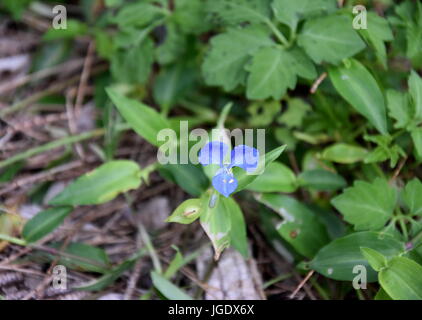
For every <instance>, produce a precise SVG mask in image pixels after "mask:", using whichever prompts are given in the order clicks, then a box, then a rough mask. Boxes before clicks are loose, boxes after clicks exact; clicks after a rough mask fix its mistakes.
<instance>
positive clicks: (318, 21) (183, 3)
mask: <svg viewBox="0 0 422 320" xmlns="http://www.w3.org/2000/svg"><path fill="white" fill-rule="evenodd" d="M6 3H12V2H10V1H9V2H7V1H6ZM104 3H105V7H104V8H102V10H100V11H99V12H97V13H95V14H93V13H92V11H90V12H91V15H88V16H86V17H85V19H84V20H73V19H70V20H69V21H68V29H67V30H55V29H50V30H48V31H47V32H46V33H45V34H44V41H45V43H46V44H47V45H51V44H53V43H54V44H56V45H57V43H67V42H68V41H72V39H73V38H74V37H79V36H89V37H92V39H94V41H95V46H96V52H97V54H98V55H99V56H100V57H101V58H102V59H105V60H107V61H108V62H109V65H110V69H109V70H108V71H107V72H105V73H103V74H101V75H100V76H97V78H96V82H95V100H96V102H97V107H98V109H99V110H100V111H101V113H102V118H101V123H99V126H101V127H104V130H105V131H106V132H107V133H109V134H107V136H106V137H107V139H106V140H105V144H104V154H105V159H106V161H105V162H104V164H103V165H101V166H100V167H98V168H96V169H95V170H94V171H92V172H90V173H88V174H85V175H83V176H81V177H79V178H78V179H76V180H75V181H74V182H72V183H71V184H70V185H69V186H67V187H66V188H65V189H64V191H62V192H61V193H60V194H59V195H57V196H56V197H55V198H53V199H52V200H51V201H50V203H49V204H50V205H51V207H50V208H49V209H47V210H45V211H43V212H41V213H39V214H38V215H37V216H35V217H34V218H33V219H31V220H30V221H28V222H27V223H26V225H25V227H24V229H23V232H22V239H23V242H24V243H32V242H34V241H37V240H39V239H41V238H42V237H44V236H45V235H47V234H49V233H50V232H51V231H52V230H54V229H55V228H56V227H57V226H58V225H60V223H61V222H62V221H63V219H64V218H65V217H66V216H67V215H68V214H69V213H70V212H71V211H72V207H74V206H82V205H98V204H102V203H105V202H108V201H110V200H112V199H114V198H115V197H116V196H118V195H119V194H121V193H127V192H128V191H130V190H133V189H137V188H139V187H140V185H142V184H148V181H149V176H150V174H151V173H152V172H154V171H157V172H159V173H160V175H161V176H162V177H163V178H165V179H167V180H169V181H171V182H173V183H175V184H177V185H178V186H179V187H180V188H182V189H183V190H184V191H185V192H186V193H187V194H189V195H190V197H189V198H187V200H185V201H184V202H182V203H181V204H174V207H176V209H175V210H174V211H173V213H172V214H171V215H170V216H169V217H168V219H167V222H170V223H180V224H191V223H194V222H195V221H199V224H200V226H201V227H202V228H203V230H204V231H205V233H206V234H207V236H208V237H209V239H210V241H211V243H212V245H213V248H214V253H215V259H218V258H219V257H220V255H221V254H222V253H223V251H224V249H226V248H227V247H229V246H230V247H233V248H234V249H236V250H237V251H239V252H240V253H241V254H242V255H243V256H244V257H245V258H248V257H250V256H251V254H252V255H253V254H254V250H253V249H252V250H251V248H250V245H249V241H248V224H249V223H250V222H249V221H259V225H260V227H261V228H262V230H264V234H265V236H266V237H267V240H268V241H269V242H270V243H272V244H273V245H274V247H275V248H276V250H278V249H279V248H280V247H282V248H284V249H283V250H279V253H280V254H282V255H284V256H287V257H288V259H291V260H292V261H293V262H294V264H295V266H296V268H297V270H298V271H300V272H302V273H308V272H314V271H315V272H317V273H319V274H321V275H322V276H323V277H324V278H328V279H333V280H336V281H339V282H338V283H340V281H345V282H347V284H348V289H347V290H353V288H354V289H355V290H357V292H358V295H359V296H360V297H362V293H361V292H363V290H364V289H368V290H367V291H365V294H364V295H365V296H366V297H367V298H370V299H422V265H421V264H422V246H421V244H422V220H421V217H422V183H421V181H420V177H421V174H422V171H421V167H420V163H421V160H422V78H421V76H420V71H421V69H422V4H421V3H420V2H419V1H409V0H408V1H393V0H385V1H381V0H380V1H335V0H313V1H307V0H295V1H291V0H204V1H202V0H174V1H167V0H143V1H141V0H139V1H124V0H116V1H111V0H109V1H107V0H106V1H105V2H104ZM358 4H360V5H364V6H366V9H367V10H368V11H367V12H366V11H365V12H364V13H365V14H364V15H363V14H362V11H359V13H357V14H356V13H354V12H353V7H354V6H355V5H358ZM6 7H7V6H6ZM9 7H10V5H9ZM360 9H361V10H362V8H360ZM359 15H360V16H359ZM359 19H360V20H359ZM362 19H366V20H365V21H366V28H360V27H359V23H358V27H356V26H355V25H356V21H357V20H359V21H360V22H362V21H361V20H362ZM359 21H358V22H359ZM354 26H355V27H354ZM114 107H115V108H116V109H117V111H118V114H117V113H113V108H114ZM185 120H186V121H188V125H189V129H194V128H204V129H206V130H207V131H208V132H211V130H212V129H215V128H216V129H219V130H220V132H223V133H221V135H219V136H217V137H216V136H212V135H210V136H211V138H209V139H208V141H203V143H202V144H201V146H200V147H201V148H198V149H197V152H196V153H195V155H196V156H198V160H199V164H198V163H197V162H196V163H193V162H192V161H191V162H189V163H187V164H162V163H160V162H156V163H153V164H150V165H149V166H146V167H140V165H139V164H138V163H136V162H134V161H131V160H123V159H115V152H114V151H115V149H116V145H117V144H118V141H119V137H120V133H121V132H122V131H123V130H128V129H129V128H131V129H132V130H134V131H135V132H136V133H137V134H138V135H139V136H141V137H142V138H143V139H145V140H146V141H147V142H148V143H150V144H152V145H154V146H155V147H157V148H162V147H163V144H164V143H165V141H161V140H160V139H158V137H159V134H160V132H162V130H166V129H172V130H174V131H175V132H176V133H180V122H181V121H185ZM235 128H241V129H242V130H244V129H249V128H251V129H257V128H264V129H265V141H266V144H265V145H266V150H264V152H263V153H260V152H259V151H258V150H257V148H255V147H254V146H253V145H249V146H248V145H244V144H243V143H242V144H241V145H235V144H233V143H232V141H231V140H230V137H229V136H224V129H229V130H232V129H235ZM222 136H224V137H223V138H222ZM167 142H168V141H167ZM167 142H166V143H167ZM184 143H186V144H189V143H190V142H189V141H184V140H183V139H182V137H181V135H180V136H179V137H177V139H176V140H175V141H172V143H171V144H169V145H167V147H168V149H167V150H170V152H171V151H172V150H174V149H176V148H179V147H181V146H183V144H184ZM190 147H192V145H188V146H187V147H186V150H190V149H189V148H190ZM230 150H231V151H230ZM230 154H231V156H230ZM227 155H228V158H227ZM17 160H22V159H17ZM6 161H7V160H6ZM11 164H12V163H11V162H10V161H9V162H7V165H11ZM4 165H5V164H3V165H2V164H1V163H0V166H4ZM259 166H260V168H261V169H264V170H263V171H262V173H260V174H256V175H253V174H250V173H252V172H253V171H254V170H256V169H257V168H258V167H259ZM251 223H252V222H251ZM142 254H144V253H142ZM133 261H134V260H130V263H132V264H133ZM130 263H129V264H128V265H124V266H118V267H117V268H113V269H108V271H105V276H104V277H105V278H104V279H100V282H99V283H100V284H99V285H98V286H97V284H98V283H97V284H96V286H94V287H89V286H88V287H85V289H86V290H96V289H98V288H103V287H104V286H106V285H107V284H109V283H110V282H109V280H110V279H114V278H113V277H118V276H119V274H121V273H122V272H123V271H124V270H126V269H127V268H129V267H130ZM119 268H120V269H119ZM359 268H360V269H359ZM101 270H103V269H101ZM362 270H363V271H362ZM152 279H153V281H154V285H155V286H156V287H157V288H158V289H160V286H163V287H167V286H168V285H171V283H170V284H169V283H168V279H169V277H168V276H163V272H162V273H160V272H157V269H155V271H154V273H153V274H152ZM320 280H321V279H320ZM101 281H102V282H101ZM111 281H112V280H111ZM336 283H337V282H336ZM367 283H374V284H370V285H367ZM315 287H316V288H317V291H318V292H319V293H320V294H321V296H323V297H326V298H334V296H333V294H332V293H331V292H329V288H330V287H329V286H327V282H326V281H325V280H324V279H322V280H321V281H320V284H319V285H316V286H315ZM172 289H174V288H172ZM176 289H177V288H176ZM327 291H328V293H327ZM162 293H163V294H165V293H164V292H162ZM178 294H181V296H180V295H178ZM175 297H182V298H186V294H185V293H184V292H178V291H177V293H176V294H175Z"/></svg>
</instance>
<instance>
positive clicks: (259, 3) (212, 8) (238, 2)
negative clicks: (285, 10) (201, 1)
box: [207, 0, 270, 25]
mask: <svg viewBox="0 0 422 320" xmlns="http://www.w3.org/2000/svg"><path fill="white" fill-rule="evenodd" d="M207 11H208V12H209V13H210V14H211V15H212V16H214V17H215V18H217V20H218V21H219V22H222V23H224V24H228V25H238V24H242V23H244V22H250V23H262V22H265V21H267V20H268V19H269V15H270V7H269V3H268V1H267V0H212V1H208V2H207Z"/></svg>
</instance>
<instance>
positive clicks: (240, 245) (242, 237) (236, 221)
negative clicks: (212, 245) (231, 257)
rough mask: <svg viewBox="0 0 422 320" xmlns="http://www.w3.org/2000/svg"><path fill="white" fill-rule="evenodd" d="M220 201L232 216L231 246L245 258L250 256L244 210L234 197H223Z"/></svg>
mask: <svg viewBox="0 0 422 320" xmlns="http://www.w3.org/2000/svg"><path fill="white" fill-rule="evenodd" d="M220 201H221V202H222V205H223V206H224V208H225V210H226V211H227V212H228V214H229V216H230V224H231V228H230V246H232V247H233V248H235V249H236V250H237V251H239V253H240V254H241V255H242V256H243V257H244V258H245V259H248V258H249V249H248V238H247V236H246V223H245V219H244V217H243V213H242V210H241V209H240V207H239V205H238V204H237V203H236V201H234V200H233V199H232V198H223V197H221V199H220Z"/></svg>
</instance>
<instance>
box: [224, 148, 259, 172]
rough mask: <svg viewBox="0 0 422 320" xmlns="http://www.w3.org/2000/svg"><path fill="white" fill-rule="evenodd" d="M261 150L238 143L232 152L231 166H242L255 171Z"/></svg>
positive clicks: (248, 170) (249, 170) (244, 168)
mask: <svg viewBox="0 0 422 320" xmlns="http://www.w3.org/2000/svg"><path fill="white" fill-rule="evenodd" d="M258 161H259V151H258V150H257V149H255V148H253V147H249V146H246V145H244V144H241V145H238V146H237V147H235V148H234V149H233V150H232V152H231V164H230V167H240V168H242V169H243V170H246V171H247V172H253V171H255V169H256V168H257V166H258Z"/></svg>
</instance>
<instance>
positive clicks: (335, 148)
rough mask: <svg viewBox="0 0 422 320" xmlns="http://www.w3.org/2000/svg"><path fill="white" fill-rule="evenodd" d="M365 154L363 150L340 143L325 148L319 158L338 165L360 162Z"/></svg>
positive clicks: (366, 152) (365, 151)
mask: <svg viewBox="0 0 422 320" xmlns="http://www.w3.org/2000/svg"><path fill="white" fill-rule="evenodd" d="M367 154H368V151H367V150H366V149H365V148H362V147H360V146H355V145H352V144H347V143H341V142H340V143H336V144H333V145H331V146H329V147H327V148H325V149H324V150H323V151H322V153H321V158H322V159H324V160H328V161H333V162H338V163H355V162H359V161H362V160H363V159H364V158H365V156H366V155H367Z"/></svg>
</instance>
